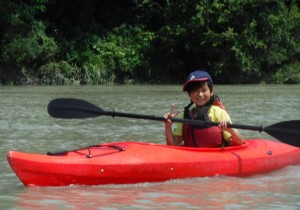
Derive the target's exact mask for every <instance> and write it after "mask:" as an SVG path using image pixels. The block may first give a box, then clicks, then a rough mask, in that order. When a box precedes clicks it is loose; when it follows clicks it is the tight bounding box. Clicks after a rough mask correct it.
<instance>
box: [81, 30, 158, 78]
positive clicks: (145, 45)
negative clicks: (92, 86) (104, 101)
mask: <svg viewBox="0 0 300 210" xmlns="http://www.w3.org/2000/svg"><path fill="white" fill-rule="evenodd" d="M153 37H154V35H153V33H151V32H147V31H143V30H142V28H140V27H138V26H136V27H132V26H130V25H125V24H124V25H121V26H120V27H117V28H114V29H113V30H112V31H111V32H109V33H108V34H107V35H106V36H105V37H103V38H100V37H98V36H94V37H93V38H92V41H91V44H90V45H91V48H90V49H89V51H88V52H87V54H88V55H85V57H87V58H88V60H87V61H86V62H85V63H84V65H83V70H84V75H85V77H84V81H85V82H86V83H90V82H92V83H96V84H99V83H104V82H108V83H110V82H111V83H113V82H116V83H128V82H130V80H132V78H134V77H135V76H137V75H139V71H140V70H141V68H142V67H143V65H144V63H145V56H144V55H145V52H146V50H147V49H149V45H150V42H151V40H152V39H153Z"/></svg>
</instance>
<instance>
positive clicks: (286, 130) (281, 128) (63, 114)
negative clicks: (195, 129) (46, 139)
mask: <svg viewBox="0 0 300 210" xmlns="http://www.w3.org/2000/svg"><path fill="white" fill-rule="evenodd" d="M48 113H49V114H50V115H51V116H52V117H56V118H63V119H82V118H90V117H99V116H101V115H107V116H112V117H127V118H135V119H144V120H155V121H165V120H166V119H165V118H164V117H161V116H155V115H143V114H133V113H125V112H115V111H105V110H103V109H101V108H99V107H98V106H96V105H94V104H92V103H90V102H87V101H84V100H80V99H72V98H60V99H54V100H52V101H51V102H50V103H49V105H48ZM171 120H172V121H173V122H178V123H184V124H190V125H196V126H219V123H217V122H211V121H200V120H190V119H179V118H172V119H171ZM227 126H228V127H229V128H237V129H244V130H252V131H259V132H262V131H264V132H266V133H267V134H269V135H271V136H273V137H274V138H276V139H278V140H280V141H282V142H285V143H287V144H290V145H293V146H297V147H300V141H299V139H300V129H299V128H300V120H290V121H283V122H279V123H276V124H273V125H270V126H266V127H263V126H254V125H240V124H228V125H227Z"/></svg>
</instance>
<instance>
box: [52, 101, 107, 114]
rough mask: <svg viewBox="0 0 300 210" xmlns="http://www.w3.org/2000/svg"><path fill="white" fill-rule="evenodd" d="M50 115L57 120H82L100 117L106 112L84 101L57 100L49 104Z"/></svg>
mask: <svg viewBox="0 0 300 210" xmlns="http://www.w3.org/2000/svg"><path fill="white" fill-rule="evenodd" d="M48 113H49V115H50V116H52V117H55V118H63V119H82V118H89V117H98V116H100V115H101V114H102V113H104V110H102V109H100V108H99V107H97V106H96V105H94V104H92V103H89V102H87V101H84V100H80V99H74V98H57V99H54V100H52V101H51V102H50V103H49V104H48Z"/></svg>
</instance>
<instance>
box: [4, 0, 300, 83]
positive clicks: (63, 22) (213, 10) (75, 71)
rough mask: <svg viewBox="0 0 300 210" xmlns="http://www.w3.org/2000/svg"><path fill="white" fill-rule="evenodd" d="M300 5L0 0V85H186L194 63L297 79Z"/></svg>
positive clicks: (238, 73) (232, 78)
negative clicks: (140, 83) (142, 83)
mask: <svg viewBox="0 0 300 210" xmlns="http://www.w3.org/2000/svg"><path fill="white" fill-rule="evenodd" d="M299 6H300V5H299V3H298V1H296V0H291V1H282V0H268V1H260V0H245V1H241V0H213V1H198V0H190V1H158V0H147V1H123V0H114V1H110V0H103V1H97V0H88V1H80V0H73V1H58V0H52V1H49V0H25V1H18V0H11V1H8V0H4V1H0V31H1V33H0V83H1V84H74V83H79V84H105V83H137V82H144V83H148V82H152V83H169V82H172V83H182V82H183V81H184V80H185V78H186V75H187V74H188V73H189V72H190V71H192V70H195V69H206V70H208V71H209V72H210V73H211V74H212V76H213V78H214V81H215V82H216V83H260V82H266V83H284V82H285V83H299V58H300V10H299ZM66 11H68V12H66Z"/></svg>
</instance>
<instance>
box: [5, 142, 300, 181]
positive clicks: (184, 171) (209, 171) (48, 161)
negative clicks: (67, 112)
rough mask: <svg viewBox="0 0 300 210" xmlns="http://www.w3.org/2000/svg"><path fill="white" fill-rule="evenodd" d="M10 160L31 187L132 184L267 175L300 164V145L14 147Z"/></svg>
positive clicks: (10, 153)
mask: <svg viewBox="0 0 300 210" xmlns="http://www.w3.org/2000/svg"><path fill="white" fill-rule="evenodd" d="M7 159H8V161H9V163H10V165H11V167H12V169H13V170H14V172H15V173H16V175H17V176H18V177H19V179H20V180H21V182H23V184H24V185H25V186H29V185H34V186H66V185H72V184H76V185H100V184H130V183H139V182H162V181H166V180H170V179H182V178H192V177H208V176H215V175H227V176H249V175H255V174H262V173H266V172H270V171H273V170H277V169H280V168H283V167H285V166H288V165H298V164H300V148H298V147H294V146H291V145H288V144H285V143H281V142H275V141H270V140H265V139H255V140H246V141H245V143H244V144H243V145H242V146H234V147H226V148H187V147H179V146H167V145H162V144H151V143H139V142H117V143H106V144H101V145H95V146H90V147H87V148H83V149H78V150H74V151H67V152H52V153H48V154H28V153H24V152H17V151H9V152H8V153H7Z"/></svg>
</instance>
